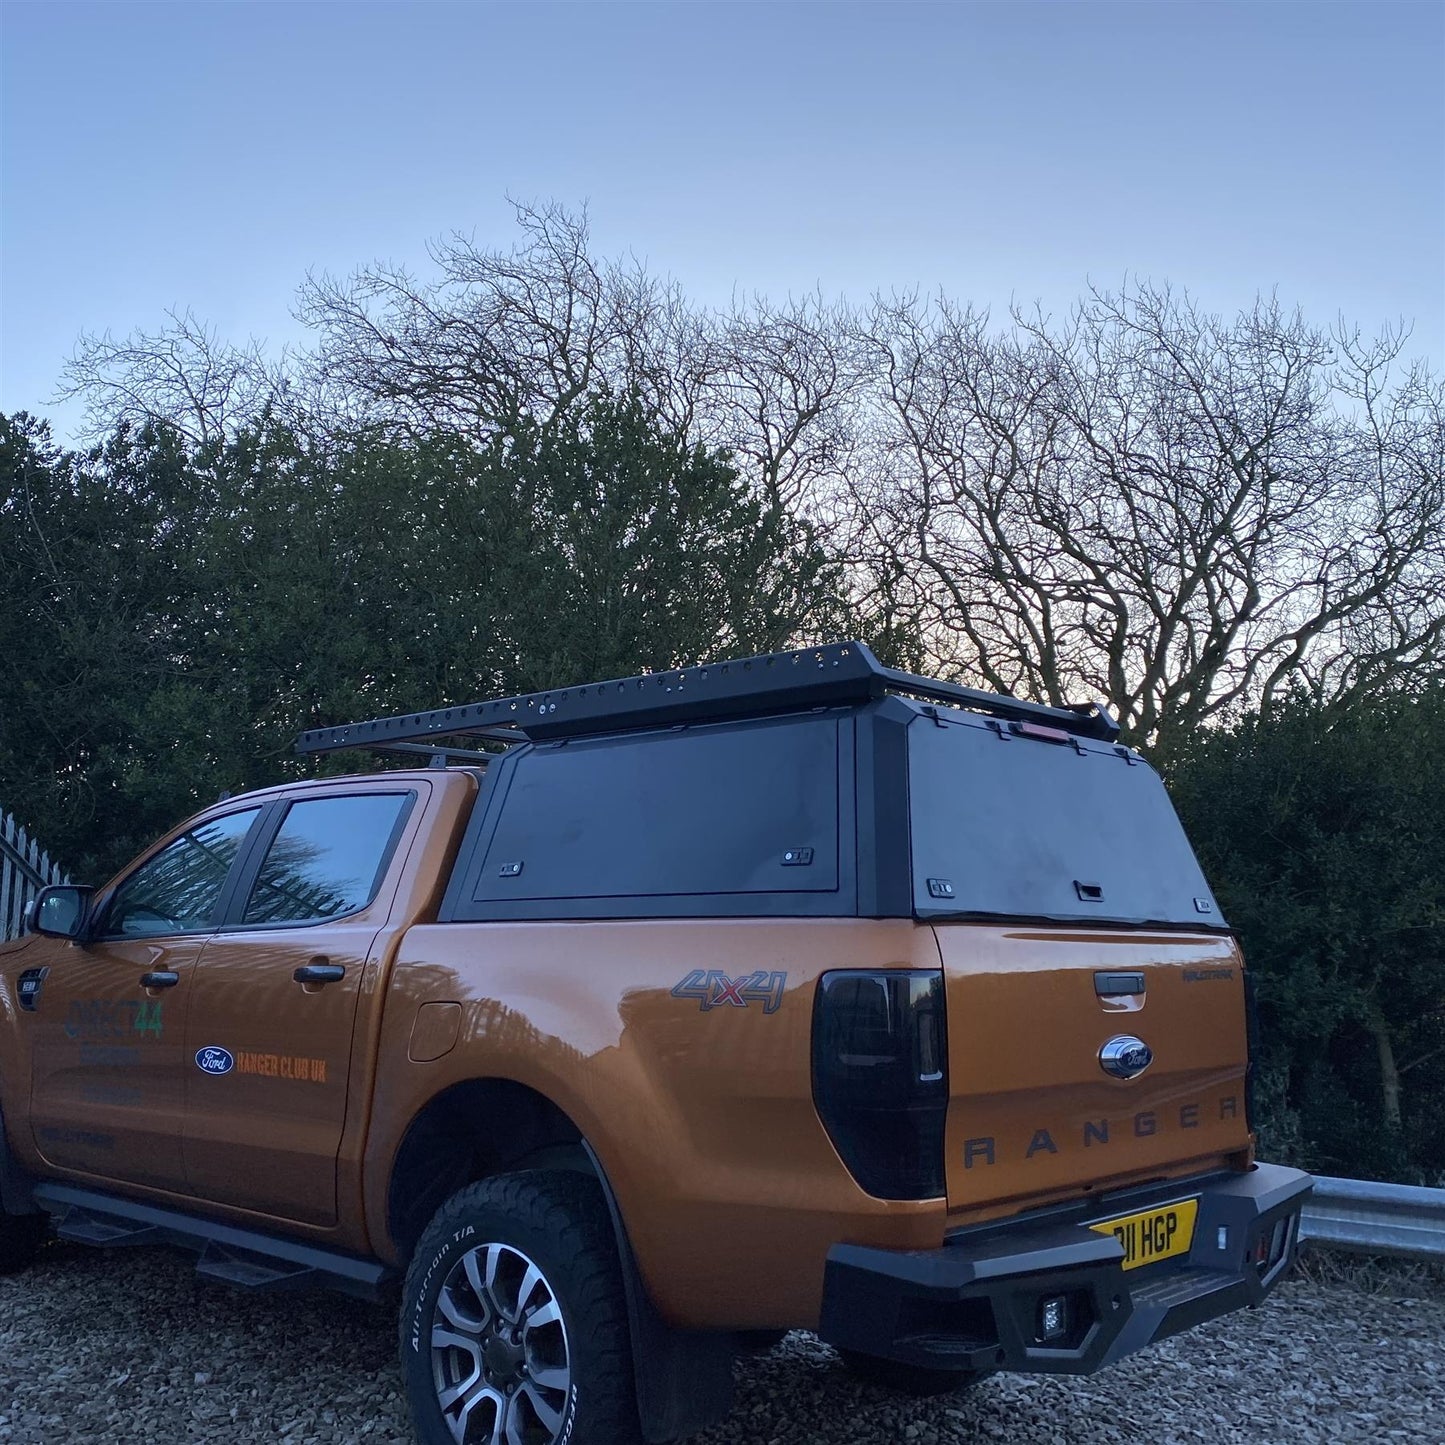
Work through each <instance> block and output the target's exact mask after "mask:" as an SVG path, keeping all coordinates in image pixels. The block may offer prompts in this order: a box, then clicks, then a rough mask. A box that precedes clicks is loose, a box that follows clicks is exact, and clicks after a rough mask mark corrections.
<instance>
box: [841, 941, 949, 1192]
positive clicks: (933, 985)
mask: <svg viewBox="0 0 1445 1445" xmlns="http://www.w3.org/2000/svg"><path fill="white" fill-rule="evenodd" d="M813 1102H814V1104H815V1105H816V1107H817V1110H818V1116H819V1117H820V1118H821V1119H822V1121H823V1126H824V1128H826V1129H827V1131H828V1136H829V1138H830V1139H832V1141H833V1147H834V1148H835V1149H837V1151H838V1153H839V1155H840V1157H841V1158H842V1160H843V1162H844V1164H846V1165H847V1166H848V1170H849V1172H850V1173H851V1174H852V1175H853V1178H854V1179H856V1180H857V1182H858V1184H859V1186H860V1187H861V1188H862V1189H864V1190H866V1191H867V1192H868V1193H869V1194H872V1195H875V1196H876V1197H877V1198H879V1199H932V1198H935V1197H937V1196H938V1195H941V1194H943V1193H944V1180H943V1125H944V1119H945V1117H946V1115H947V1113H948V1036H947V1032H946V1030H945V1027H944V1002H943V974H942V972H940V971H938V970H935V969H927V970H924V969H918V970H914V969H896V970H895V969H890V970H888V971H887V972H884V973H861V972H855V971H853V970H844V971H839V972H836V973H825V974H824V975H823V977H822V978H821V979H820V980H819V981H818V997H817V1003H816V1005H815V1007H814V1013H813Z"/></svg>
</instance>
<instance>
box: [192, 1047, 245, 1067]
mask: <svg viewBox="0 0 1445 1445" xmlns="http://www.w3.org/2000/svg"><path fill="white" fill-rule="evenodd" d="M196 1067H197V1068H198V1069H199V1070H200V1071H201V1072H202V1073H203V1074H229V1073H230V1072H231V1070H232V1069H234V1068H235V1067H236V1061H235V1059H233V1058H232V1057H231V1051H230V1049H222V1048H218V1047H217V1046H216V1045H215V1044H207V1045H206V1047H205V1048H203V1049H197V1050H196Z"/></svg>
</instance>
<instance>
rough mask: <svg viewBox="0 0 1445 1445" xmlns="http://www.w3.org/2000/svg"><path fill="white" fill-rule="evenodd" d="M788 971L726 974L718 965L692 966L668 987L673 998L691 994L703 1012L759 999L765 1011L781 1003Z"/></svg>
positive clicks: (759, 970)
mask: <svg viewBox="0 0 1445 1445" xmlns="http://www.w3.org/2000/svg"><path fill="white" fill-rule="evenodd" d="M787 984H788V975H787V974H786V973H781V972H771V973H770V972H768V970H767V969H762V968H760V969H758V970H757V971H756V972H755V973H744V974H739V976H738V977H737V978H729V977H728V976H727V974H725V973H723V972H722V971H721V970H720V969H716V968H712V969H707V968H695V969H693V971H692V972H691V973H690V974H688V976H687V977H686V978H684V979H683V980H682V982H681V983H678V984H675V985H674V986H673V989H672V996H673V998H695V999H696V1000H697V1001H698V1007H699V1008H700V1009H701V1010H702V1011H703V1013H707V1012H708V1011H709V1010H711V1009H715V1008H723V1007H725V1006H726V1007H728V1008H746V1007H747V1006H748V1004H750V1003H761V1004H762V1006H763V1012H764V1013H765V1014H770V1013H776V1012H777V1011H778V1009H779V1008H781V1007H782V1003H783V990H784V989H785V988H786V987H787Z"/></svg>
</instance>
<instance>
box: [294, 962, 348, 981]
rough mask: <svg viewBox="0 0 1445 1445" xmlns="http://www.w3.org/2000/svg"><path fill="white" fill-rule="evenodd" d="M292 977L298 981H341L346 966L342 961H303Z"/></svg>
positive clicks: (344, 974)
mask: <svg viewBox="0 0 1445 1445" xmlns="http://www.w3.org/2000/svg"><path fill="white" fill-rule="evenodd" d="M291 977H292V978H294V979H295V980H296V982H297V983H340V982H341V980H342V979H343V978H345V977H346V968H345V966H344V965H343V964H340V963H303V964H302V965H301V967H300V968H298V969H297V970H296V972H295V973H293V974H292V975H291Z"/></svg>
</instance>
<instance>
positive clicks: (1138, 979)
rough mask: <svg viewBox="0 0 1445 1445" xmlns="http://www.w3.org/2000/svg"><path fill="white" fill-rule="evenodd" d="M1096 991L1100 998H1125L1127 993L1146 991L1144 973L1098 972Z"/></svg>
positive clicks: (1095, 977) (1095, 981)
mask: <svg viewBox="0 0 1445 1445" xmlns="http://www.w3.org/2000/svg"><path fill="white" fill-rule="evenodd" d="M1094 992H1095V993H1096V994H1098V995H1099V997H1100V998H1123V997H1124V996H1125V995H1126V994H1136V993H1143V992H1144V975H1143V974H1142V973H1096V974H1095V975H1094Z"/></svg>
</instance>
